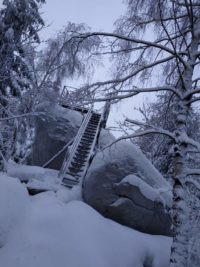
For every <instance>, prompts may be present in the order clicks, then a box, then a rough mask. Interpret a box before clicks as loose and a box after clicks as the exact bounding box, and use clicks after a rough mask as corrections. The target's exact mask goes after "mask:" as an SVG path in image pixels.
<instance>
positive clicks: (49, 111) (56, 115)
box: [31, 102, 83, 170]
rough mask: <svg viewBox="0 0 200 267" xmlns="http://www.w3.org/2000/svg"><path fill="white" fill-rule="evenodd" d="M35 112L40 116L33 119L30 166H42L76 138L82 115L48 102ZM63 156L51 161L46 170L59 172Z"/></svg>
mask: <svg viewBox="0 0 200 267" xmlns="http://www.w3.org/2000/svg"><path fill="white" fill-rule="evenodd" d="M37 112H40V114H39V115H38V116H36V118H35V140H34V144H33V150H32V159H31V164H32V165H36V166H42V165H43V164H45V163H46V162H47V161H48V160H49V159H51V158H52V157H53V156H54V155H55V154H56V153H57V152H58V151H60V150H61V149H62V148H63V146H64V145H66V144H67V143H68V142H69V141H70V140H72V139H73V138H74V137H75V136H76V133H77V132H78V129H79V127H80V125H81V122H82V119H83V115H82V114H81V113H80V112H77V111H74V110H71V109H67V108H63V107H61V106H59V105H58V104H55V103H49V102H47V103H45V104H42V105H40V106H39V107H38V108H37ZM64 155H65V152H63V153H62V154H61V155H60V156H58V157H57V158H56V159H55V160H53V161H52V162H51V163H50V164H49V165H48V168H51V169H56V170H59V169H60V168H61V165H62V162H63V159H64Z"/></svg>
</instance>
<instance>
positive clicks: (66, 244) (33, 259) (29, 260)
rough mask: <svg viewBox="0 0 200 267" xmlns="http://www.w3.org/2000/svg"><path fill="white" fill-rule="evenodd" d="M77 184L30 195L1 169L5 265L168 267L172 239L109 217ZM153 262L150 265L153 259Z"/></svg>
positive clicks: (1, 257)
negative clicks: (94, 206)
mask: <svg viewBox="0 0 200 267" xmlns="http://www.w3.org/2000/svg"><path fill="white" fill-rule="evenodd" d="M77 195H78V194H77V192H76V190H74V191H68V190H66V189H64V188H63V189H60V190H59V191H58V192H57V193H54V192H46V193H41V194H38V195H36V196H33V197H30V196H29V195H28V193H27V191H26V188H25V186H24V185H23V184H21V182H19V180H18V179H15V178H11V177H9V176H7V175H5V174H4V173H1V174H0V246H1V248H0V266H1V267H36V266H37V267H63V266H69V267H94V266H95V267H142V266H143V264H144V262H145V263H146V265H145V266H152V267H161V266H162V267H167V266H168V263H169V253H170V245H171V239H170V238H168V237H163V236H151V235H147V234H143V233H140V232H137V231H134V230H132V229H129V228H127V227H125V226H122V225H120V224H117V223H115V222H113V221H111V220H108V219H105V218H104V217H103V216H101V215H100V214H99V213H97V212H96V211H95V210H94V209H92V208H91V207H89V206H88V205H86V204H84V203H83V202H81V201H73V199H76V198H77V197H76V196H77ZM148 263H149V265H148Z"/></svg>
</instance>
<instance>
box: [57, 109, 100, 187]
mask: <svg viewBox="0 0 200 267" xmlns="http://www.w3.org/2000/svg"><path fill="white" fill-rule="evenodd" d="M101 121H102V115H101V114H98V113H95V112H93V111H92V109H90V110H88V112H87V114H86V116H85V119H84V120H83V123H82V125H81V127H80V129H79V131H78V133H77V136H76V137H75V139H74V142H73V144H72V147H71V148H70V150H69V152H67V153H66V156H65V159H64V162H63V165H62V168H61V170H60V173H59V177H60V178H61V181H62V182H61V183H62V185H64V186H66V187H68V188H72V187H73V186H74V185H77V184H79V183H82V180H83V178H84V175H85V173H86V171H87V168H88V165H89V161H90V158H91V156H92V153H93V150H94V147H95V144H96V141H97V137H98V133H99V131H100V127H101Z"/></svg>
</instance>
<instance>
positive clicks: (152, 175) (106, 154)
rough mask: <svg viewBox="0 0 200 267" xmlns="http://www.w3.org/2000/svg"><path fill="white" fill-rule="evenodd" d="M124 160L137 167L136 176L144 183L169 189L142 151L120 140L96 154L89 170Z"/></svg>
mask: <svg viewBox="0 0 200 267" xmlns="http://www.w3.org/2000/svg"><path fill="white" fill-rule="evenodd" d="M126 158H128V159H129V161H132V162H133V164H134V165H135V166H136V167H137V172H138V176H139V177H140V178H141V179H143V180H144V181H145V182H146V183H148V184H150V185H151V186H153V187H155V188H162V187H167V188H169V184H168V182H167V181H166V180H165V179H164V178H163V176H162V175H161V174H160V173H159V171H158V170H157V169H156V168H155V167H154V166H153V165H152V164H151V162H150V161H149V160H148V159H147V158H146V156H145V155H144V154H143V153H142V151H141V150H140V149H139V148H138V147H137V146H135V145H134V144H132V143H131V142H127V141H123V140H122V141H119V142H116V143H115V144H113V145H112V146H110V147H108V148H106V149H104V150H103V151H101V152H99V153H97V155H96V157H95V159H94V161H93V164H92V165H91V168H92V169H100V168H101V166H103V165H104V164H105V163H106V162H110V164H112V162H113V163H115V162H120V161H121V160H122V159H123V160H125V159H126Z"/></svg>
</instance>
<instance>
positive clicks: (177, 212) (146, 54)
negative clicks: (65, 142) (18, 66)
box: [76, 0, 200, 267]
mask: <svg viewBox="0 0 200 267" xmlns="http://www.w3.org/2000/svg"><path fill="white" fill-rule="evenodd" d="M126 2H127V12H126V14H125V15H124V16H122V17H121V18H120V19H119V20H118V21H117V22H116V30H115V31H114V32H112V33H108V32H89V33H84V34H78V33H77V35H76V38H77V39H78V40H80V41H81V42H83V41H84V40H85V41H86V40H88V39H89V38H94V37H95V36H98V37H99V38H100V40H101V44H100V45H99V48H100V50H99V51H98V52H95V53H93V54H92V55H91V56H93V57H95V56H98V55H101V56H109V57H110V58H111V59H112V60H113V62H114V64H113V76H112V77H111V78H110V79H108V80H106V81H100V82H96V83H93V84H87V85H85V87H83V88H82V89H80V90H83V89H85V88H88V89H89V90H90V93H91V97H92V96H94V94H95V96H96V100H97V101H105V100H106V99H110V100H112V99H115V100H118V101H120V100H123V99H126V98H132V97H133V96H135V95H138V94H141V93H150V92H167V93H168V94H169V95H170V97H169V101H170V102H171V103H170V106H171V107H172V109H173V117H174V128H173V129H163V128H162V127H160V126H158V125H151V124H149V125H144V126H145V128H144V129H143V130H140V131H136V132H134V133H131V134H129V135H126V136H124V137H122V138H134V137H140V136H144V135H148V134H159V135H165V136H167V137H168V138H169V139H170V140H171V147H170V149H169V152H170V153H171V154H172V157H173V160H172V162H173V166H172V169H171V177H172V179H173V206H172V219H173V232H174V235H173V244H172V249H171V259H170V264H171V266H173V267H175V266H176V267H185V266H188V261H187V259H188V248H189V246H188V242H189V241H188V240H189V233H190V202H189V197H190V196H189V194H190V190H189V188H193V189H194V190H199V188H200V186H199V181H200V179H199V175H200V169H197V168H194V167H191V166H190V160H189V158H191V157H194V156H195V155H196V153H199V152H200V144H199V143H198V142H197V140H194V139H193V138H192V137H191V136H190V134H189V129H188V128H189V125H190V124H189V121H190V120H191V116H192V108H193V106H195V103H197V101H199V100H200V97H199V93H200V76H199V72H198V70H199V64H200V50H199V48H200V1H199V0H127V1H126ZM110 93H111V94H110ZM113 93H114V94H113ZM109 95H110V97H108V96H109ZM88 97H89V95H88ZM87 101H90V99H87ZM91 101H92V100H91ZM126 123H130V124H132V125H137V126H140V127H141V126H142V124H143V122H139V121H137V120H134V118H131V117H130V118H126ZM194 210H195V209H194ZM196 212H198V211H197V210H196Z"/></svg>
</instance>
